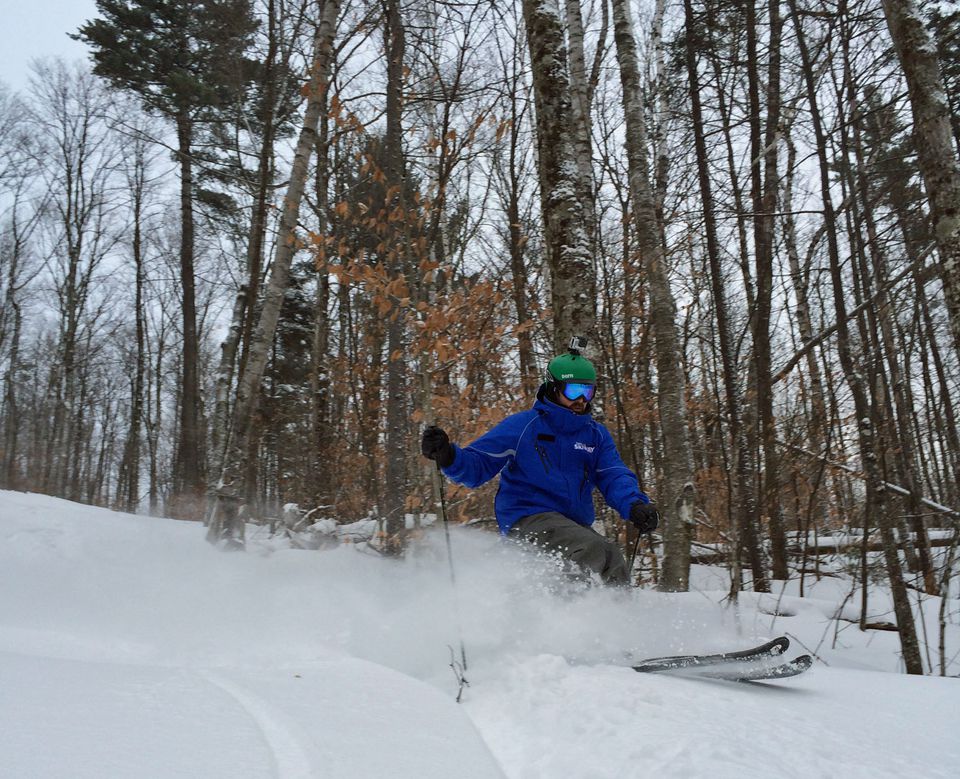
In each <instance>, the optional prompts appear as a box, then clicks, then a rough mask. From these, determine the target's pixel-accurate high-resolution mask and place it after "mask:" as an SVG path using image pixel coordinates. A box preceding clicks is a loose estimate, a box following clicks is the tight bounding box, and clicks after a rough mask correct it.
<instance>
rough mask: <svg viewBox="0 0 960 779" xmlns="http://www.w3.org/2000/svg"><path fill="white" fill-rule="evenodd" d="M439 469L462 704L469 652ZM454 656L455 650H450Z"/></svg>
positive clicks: (456, 672) (453, 666)
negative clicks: (458, 641)
mask: <svg viewBox="0 0 960 779" xmlns="http://www.w3.org/2000/svg"><path fill="white" fill-rule="evenodd" d="M436 466H437V469H436V472H435V475H436V480H437V494H438V495H439V496H440V517H441V519H442V520H443V535H444V538H446V542H447V561H448V562H449V564H450V585H451V587H452V588H453V607H454V612H455V618H456V621H457V637H458V638H459V640H460V668H461V671H459V672H458V671H457V668H456V664H455V662H456V661H455V660H452V661H451V663H450V667H451V668H453V672H454V674H455V675H456V677H457V681H458V682H459V684H460V689H459V690H458V691H457V703H459V702H460V698H461V696H462V695H463V687H464V685H467V684H469V682H468V681H467V679H466V677H465V676H464V675H463V674H464V672H465V671H466V670H467V650H466V646H465V645H464V643H463V628H462V626H461V624H460V599H459V597H458V594H457V574H456V571H455V570H454V567H453V545H452V544H451V543H450V521H449V520H448V519H447V495H446V489H445V488H444V486H443V472H442V471H441V470H440V463H436ZM450 652H451V654H453V649H452V648H451V650H450Z"/></svg>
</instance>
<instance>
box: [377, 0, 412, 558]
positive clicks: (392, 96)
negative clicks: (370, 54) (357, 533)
mask: <svg viewBox="0 0 960 779" xmlns="http://www.w3.org/2000/svg"><path fill="white" fill-rule="evenodd" d="M385 21H386V30H385V31H384V32H385V44H386V55H387V106H386V108H387V117H386V119H387V127H386V138H385V149H384V153H385V171H384V172H385V174H386V187H387V201H386V208H385V212H386V214H390V213H391V212H392V211H393V210H394V207H396V208H398V209H399V212H400V218H399V220H391V225H390V227H391V230H392V232H393V234H394V236H395V237H394V240H393V246H392V247H390V249H389V252H388V254H389V257H391V258H392V259H393V261H392V262H389V263H388V273H389V274H390V276H391V278H393V279H400V278H404V277H405V268H406V263H407V248H408V247H407V243H408V242H407V241H406V240H405V235H406V229H405V225H406V224H407V221H408V220H407V213H406V210H407V209H406V205H407V204H406V202H405V201H406V198H405V187H406V181H405V179H406V164H405V161H404V157H403V124H402V118H403V116H402V112H403V78H404V76H403V58H404V49H405V46H406V39H405V34H404V32H405V31H404V28H403V19H402V18H401V16H400V0H387V3H386V20H385ZM391 201H392V202H391ZM403 353H404V333H403V311H402V310H401V309H400V307H399V306H394V307H392V309H391V311H390V314H389V316H388V320H387V399H386V425H387V431H386V453H385V454H386V473H385V478H384V490H383V505H381V506H380V512H381V513H380V515H381V517H383V518H384V519H385V520H386V527H385V532H386V538H387V547H386V548H387V551H388V552H389V553H391V554H401V553H402V551H403V547H404V535H405V532H404V531H405V518H404V498H405V494H406V489H405V481H406V480H405V476H406V468H405V455H406V446H405V443H406V440H407V435H406V419H407V416H408V409H407V386H406V361H405V360H404V359H403Z"/></svg>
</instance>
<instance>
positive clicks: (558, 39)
mask: <svg viewBox="0 0 960 779" xmlns="http://www.w3.org/2000/svg"><path fill="white" fill-rule="evenodd" d="M523 17H524V21H525V23H526V28H527V40H528V42H529V45H530V62H531V66H532V69H533V91H534V102H535V103H536V107H537V158H538V161H539V169H540V190H541V192H540V199H541V205H542V210H543V221H544V237H545V244H546V247H545V248H546V254H547V262H548V264H549V267H550V277H551V293H552V306H553V325H554V327H553V340H554V348H555V349H556V350H557V351H562V350H563V349H565V348H566V345H567V343H568V342H569V340H570V337H571V336H573V335H585V334H588V333H593V332H594V330H595V328H596V317H597V312H596V301H597V281H596V274H595V272H594V267H593V257H592V256H591V254H590V241H589V238H588V235H587V230H586V224H585V219H584V212H583V205H582V204H581V203H580V199H579V198H578V197H577V191H578V186H579V183H578V175H577V172H576V171H577V166H576V160H575V151H574V142H573V137H574V131H573V109H572V107H571V104H570V77H569V74H568V70H567V50H566V46H565V45H564V42H563V26H562V25H561V23H560V13H559V9H558V7H557V1H556V0H523Z"/></svg>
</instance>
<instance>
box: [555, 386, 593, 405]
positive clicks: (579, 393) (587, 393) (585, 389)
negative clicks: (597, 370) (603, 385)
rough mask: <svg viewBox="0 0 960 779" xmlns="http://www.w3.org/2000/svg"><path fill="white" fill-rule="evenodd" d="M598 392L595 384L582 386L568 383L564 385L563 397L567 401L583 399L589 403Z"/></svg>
mask: <svg viewBox="0 0 960 779" xmlns="http://www.w3.org/2000/svg"><path fill="white" fill-rule="evenodd" d="M596 391H597V387H596V385H594V384H581V383H579V382H574V381H567V382H564V384H563V396H564V397H565V398H566V399H567V400H576V399H577V398H583V399H584V400H585V401H587V403H589V402H590V401H591V400H593V393H594V392H596Z"/></svg>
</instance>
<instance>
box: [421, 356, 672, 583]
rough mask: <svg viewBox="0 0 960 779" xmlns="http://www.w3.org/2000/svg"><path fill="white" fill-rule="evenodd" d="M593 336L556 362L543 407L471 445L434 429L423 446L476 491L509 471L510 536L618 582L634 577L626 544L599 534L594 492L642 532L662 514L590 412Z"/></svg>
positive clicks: (499, 509)
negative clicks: (588, 351)
mask: <svg viewBox="0 0 960 779" xmlns="http://www.w3.org/2000/svg"><path fill="white" fill-rule="evenodd" d="M585 345H586V341H585V339H582V338H574V339H573V340H572V341H571V347H570V352H569V353H568V354H561V355H559V356H558V357H555V358H554V359H553V360H551V361H550V364H549V365H548V367H547V377H546V381H545V382H544V383H543V384H542V385H541V386H540V389H539V390H538V391H537V399H536V402H535V403H534V404H533V408H532V409H529V410H527V411H521V412H520V413H518V414H512V415H511V416H509V417H507V418H506V419H504V420H503V421H502V422H500V423H499V424H498V425H496V426H495V427H494V428H493V429H492V430H490V431H489V432H487V433H486V434H485V435H483V436H481V437H480V438H478V439H477V440H476V441H474V442H473V443H472V444H470V445H469V446H466V447H460V446H457V445H456V444H453V443H451V442H450V438H449V436H448V435H447V433H446V432H445V431H444V430H443V429H442V428H440V427H437V426H434V425H431V426H429V427H427V428H426V430H424V432H423V437H422V440H421V443H420V449H421V452H422V453H423V456H424V457H427V458H429V459H431V460H434V461H436V462H437V464H438V465H439V466H440V467H441V469H442V470H443V473H444V474H445V475H446V476H447V477H448V478H450V479H452V480H453V481H455V482H458V483H460V484H463V485H465V486H467V487H471V488H473V487H479V486H480V485H481V484H484V483H485V482H487V481H489V480H490V479H492V478H493V477H494V476H496V475H497V474H498V473H499V474H500V489H499V490H498V492H497V497H496V501H495V509H496V514H497V524H498V526H499V528H500V533H501V534H503V535H504V536H509V537H510V538H516V539H519V540H522V541H526V542H528V543H532V544H535V545H536V546H538V547H541V548H543V549H546V550H549V551H551V552H556V553H559V554H560V555H561V556H563V557H565V558H567V559H569V560H572V561H573V562H574V563H576V564H577V565H578V566H580V567H581V568H583V569H586V570H588V571H595V572H596V573H597V574H599V575H600V578H601V579H602V580H603V581H604V582H606V583H608V584H614V585H625V584H628V583H629V577H630V572H629V571H628V570H627V563H626V561H625V560H624V558H623V554H622V553H621V552H620V549H619V548H618V546H617V544H616V543H615V542H613V541H612V540H609V539H607V538H604V537H603V536H601V535H600V534H599V533H597V532H596V531H595V530H594V529H593V528H592V527H591V525H592V524H593V520H594V512H593V498H592V493H593V488H594V487H598V488H599V489H600V492H601V493H602V494H603V497H604V499H605V500H606V502H607V504H608V505H610V506H611V507H612V508H614V509H615V510H616V511H617V512H618V513H619V514H620V516H621V517H622V518H623V519H624V520H625V521H629V522H632V523H633V524H634V525H635V526H636V527H637V529H638V530H639V531H640V532H641V533H649V532H651V531H653V530H655V529H656V527H657V525H658V524H659V521H660V515H659V514H658V512H657V508H656V506H655V505H654V504H653V503H652V502H651V501H650V498H649V497H647V496H646V495H645V494H644V493H643V492H641V490H640V486H639V483H638V480H637V477H636V475H635V474H634V473H633V471H631V470H630V469H629V468H628V467H627V466H626V465H624V462H623V460H622V459H621V457H620V454H619V452H618V451H617V447H616V445H615V444H614V443H613V438H612V437H611V435H610V432H609V431H608V430H607V428H606V427H604V426H603V425H602V424H600V423H599V422H597V421H596V420H594V419H593V418H592V417H591V416H590V402H591V401H592V400H593V397H594V393H595V392H596V387H597V372H596V370H595V369H594V367H593V364H592V363H591V362H590V361H589V360H588V359H587V358H586V357H584V356H582V355H581V354H580V349H582V348H583V347H584V346H585Z"/></svg>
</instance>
